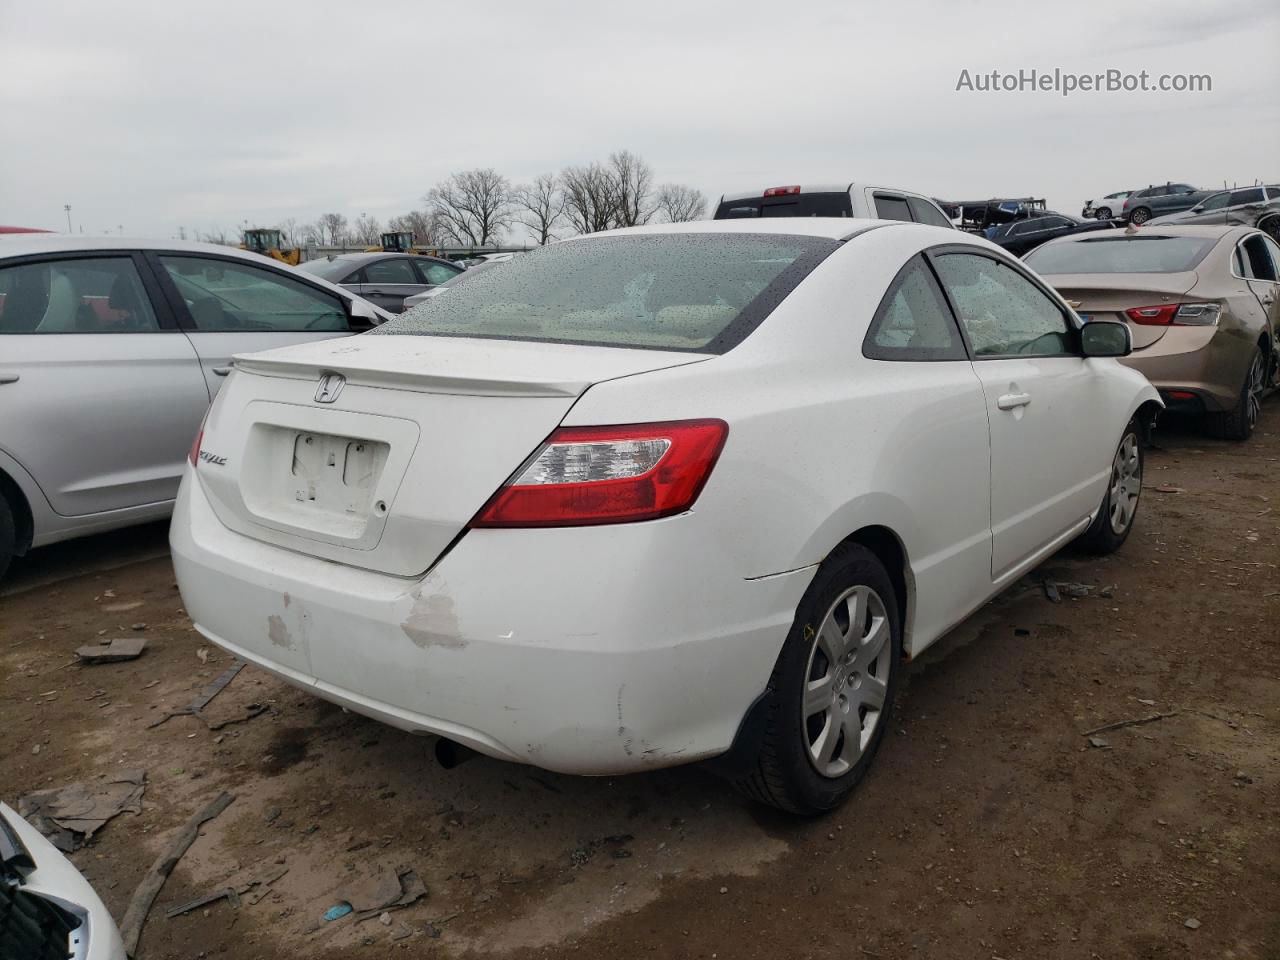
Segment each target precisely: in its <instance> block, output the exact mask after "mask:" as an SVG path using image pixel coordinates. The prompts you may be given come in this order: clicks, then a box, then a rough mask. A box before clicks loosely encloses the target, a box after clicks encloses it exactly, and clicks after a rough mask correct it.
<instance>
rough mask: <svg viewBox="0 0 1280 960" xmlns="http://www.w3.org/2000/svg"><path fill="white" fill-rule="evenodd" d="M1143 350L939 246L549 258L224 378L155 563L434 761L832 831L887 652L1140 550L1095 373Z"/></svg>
mask: <svg viewBox="0 0 1280 960" xmlns="http://www.w3.org/2000/svg"><path fill="white" fill-rule="evenodd" d="M1129 338H1130V334H1129V330H1128V328H1127V327H1126V326H1125V325H1123V324H1120V323H1105V322H1095V323H1090V324H1086V325H1083V326H1082V325H1081V324H1080V322H1079V320H1078V318H1077V317H1076V315H1075V314H1074V313H1073V312H1072V311H1071V309H1070V308H1069V307H1068V306H1067V304H1066V303H1065V302H1064V301H1063V300H1062V299H1061V297H1059V296H1058V295H1057V294H1055V293H1054V292H1053V291H1052V289H1051V288H1050V287H1048V286H1047V285H1046V284H1045V283H1044V282H1043V281H1041V280H1040V279H1039V278H1038V277H1036V276H1035V275H1034V274H1033V273H1032V272H1030V271H1029V270H1027V269H1026V268H1025V267H1023V266H1022V265H1021V264H1020V263H1019V262H1018V261H1016V260H1015V259H1013V258H1011V257H1010V256H1008V255H1007V254H1006V253H1004V252H1003V251H1001V250H1000V249H999V248H998V247H996V246H994V245H992V244H990V243H988V242H987V241H985V240H983V239H981V238H978V237H972V236H967V235H964V234H961V233H958V232H957V231H955V230H952V229H950V228H938V227H930V226H923V225H919V224H906V223H890V222H885V221H868V220H850V219H834V218H808V219H776V220H768V221H765V220H737V221H729V222H724V221H704V222H699V223H688V224H666V225H661V226H649V227H640V228H631V229H627V230H620V231H613V232H608V233H604V234H598V235H593V236H587V237H582V238H577V239H574V240H566V241H562V242H559V243H556V244H552V245H549V246H547V247H544V248H542V249H540V250H537V251H535V252H532V253H529V254H527V255H525V256H522V257H520V258H517V259H516V260H514V261H512V262H511V263H509V264H507V265H505V266H504V267H503V268H502V269H500V270H499V269H495V270H492V271H488V272H487V273H486V274H485V275H483V276H478V277H476V278H475V279H474V280H472V281H470V282H467V283H465V284H461V285H460V286H459V287H458V288H457V289H455V290H454V291H452V292H451V293H449V294H448V295H447V296H442V297H436V298H434V299H432V300H431V301H429V302H428V303H425V304H423V305H421V306H419V307H417V308H415V309H413V310H411V311H408V312H407V313H405V314H403V315H402V316H401V317H400V318H398V319H397V320H395V321H393V322H391V323H389V324H387V325H385V326H383V327H380V328H379V329H378V330H376V331H373V332H371V333H369V334H366V335H364V336H361V337H358V338H356V339H354V340H351V341H348V342H345V343H342V344H307V345H302V346H298V347H293V348H288V349H283V350H276V351H267V352H264V353H259V354H256V355H253V356H247V357H242V358H240V359H239V360H238V362H237V366H236V370H235V372H234V373H233V374H232V376H231V377H230V379H229V380H228V382H227V383H226V385H225V387H224V389H223V390H222V391H221V392H220V394H219V396H218V398H217V401H216V402H215V403H214V405H213V407H212V408H211V410H210V412H209V415H208V418H207V420H206V423H205V425H204V427H203V431H202V434H201V436H200V437H199V438H198V440H197V443H196V445H195V446H194V447H193V450H192V456H191V459H190V465H189V467H188V469H187V471H186V474H185V476H184V478H183V483H182V489H181V492H180V495H179V499H178V505H177V508H176V511H175V514H174V519H173V523H172V526H171V532H170V546H171V551H172V556H173V561H174V567H175V570H176V573H177V577H178V583H179V586H180V589H181V592H182V596H183V600H184V604H185V608H186V610H187V611H188V613H189V615H190V616H191V618H192V621H193V623H194V625H195V628H196V629H197V630H198V631H199V632H200V633H201V634H202V635H203V636H205V637H206V638H208V639H209V640H211V641H212V642H213V643H215V644H217V645H219V646H221V647H223V648H225V649H226V650H228V651H229V652H231V653H232V654H234V655H236V656H239V657H242V658H243V659H245V660H247V661H249V662H252V663H255V664H257V665H259V666H261V667H263V668H265V669H267V670H269V671H271V672H273V673H275V674H276V675H277V676H280V677H282V678H283V679H285V680H286V681H289V682H291V683H293V684H296V685H298V686H300V687H302V688H304V689H306V690H308V691H310V692H312V693H314V694H317V695H319V696H321V697H324V698H326V699H328V700H331V701H333V702H335V703H338V704H341V705H342V706H344V707H347V708H349V709H351V710H354V711H356V712H359V713H363V714H366V715H368V716H371V717H374V718H376V719H379V720H381V721H383V722H386V723H389V724H392V725H395V726H397V727H400V728H402V729H406V730H410V731H413V732H417V733H423V734H428V733H429V734H436V735H438V736H439V737H441V738H443V739H442V740H441V741H440V744H441V745H442V747H445V748H447V747H448V746H449V745H450V744H454V745H461V746H462V747H465V748H469V749H472V750H476V751H479V752H481V753H484V754H488V755H490V756H493V757H498V758H501V759H505V760H510V761H516V762H521V763H528V764H533V765H536V766H540V767H544V768H547V769H551V770H556V771H561V772H566V773H574V774H614V773H623V772H629V771H638V770H646V769H653V768H657V767H663V766H670V765H674V764H680V763H687V762H692V761H697V760H710V759H712V758H717V759H716V760H715V761H714V762H715V764H716V765H717V766H718V767H719V768H720V770H721V771H722V772H723V773H724V774H725V775H726V776H729V777H730V778H731V779H732V780H733V781H734V782H735V783H737V784H738V785H739V786H740V788H741V789H743V791H744V792H746V793H747V794H749V795H751V796H753V797H755V798H757V799H759V800H761V801H763V802H766V803H770V804H773V805H775V806H777V807H780V808H783V809H786V810H789V811H793V812H796V813H801V814H813V813H818V812H821V811H823V810H828V809H831V808H833V807H835V806H836V805H838V804H839V803H840V802H842V801H843V799H844V798H845V797H846V796H847V795H848V794H849V792H850V791H851V790H852V789H853V788H854V786H855V785H856V783H857V782H858V780H859V779H860V778H861V777H862V775H863V773H864V772H865V771H866V769H867V767H868V765H869V764H870V762H871V760H872V757H873V756H874V754H875V752H876V750H877V748H878V746H879V743H880V741H881V739H882V737H883V735H884V731H885V728H886V726H887V725H888V718H889V715H890V711H891V709H892V705H893V701H894V696H895V694H896V691H897V684H898V679H899V677H900V675H901V672H902V669H901V664H900V661H901V660H902V658H903V657H904V656H914V655H917V654H919V653H920V652H921V651H922V650H923V649H925V648H926V647H927V646H928V645H929V644H930V643H932V642H933V641H934V640H936V639H937V638H938V637H939V636H941V635H942V634H943V633H944V632H945V631H946V630H947V629H948V628H949V627H951V626H952V625H954V624H955V623H957V622H958V621H960V620H962V619H963V618H964V617H966V616H967V615H968V614H969V613H971V612H972V611H974V610H975V609H977V608H978V607H979V606H980V605H982V603H983V602H984V601H985V600H986V599H987V598H989V597H990V596H992V595H994V594H995V593H997V592H998V591H1000V590H1002V589H1003V588H1005V587H1006V586H1008V585H1009V584H1010V583H1012V582H1013V581H1014V580H1016V579H1017V578H1018V577H1019V576H1021V575H1022V574H1023V573H1025V572H1026V571H1027V570H1029V569H1031V568H1032V567H1034V566H1035V565H1036V564H1037V563H1039V562H1040V561H1041V560H1042V559H1044V558H1045V557H1047V556H1048V555H1049V554H1051V553H1052V552H1053V551H1055V550H1057V549H1058V548H1059V547H1061V546H1062V545H1064V544H1066V543H1068V542H1070V541H1072V540H1075V539H1077V538H1081V537H1083V538H1084V542H1085V543H1086V544H1087V545H1088V546H1089V547H1090V548H1091V549H1093V550H1096V551H1098V552H1109V551H1112V550H1115V549H1117V548H1118V547H1119V546H1120V545H1121V544H1122V543H1123V542H1124V540H1125V538H1126V537H1127V536H1128V534H1129V533H1130V531H1131V530H1132V529H1133V525H1134V518H1135V513H1136V510H1137V507H1138V503H1139V497H1140V493H1141V479H1142V463H1143V460H1142V446H1141V444H1142V438H1143V434H1144V430H1145V427H1146V425H1147V424H1149V422H1150V421H1151V419H1152V418H1153V416H1154V415H1155V413H1156V412H1157V411H1158V410H1159V409H1160V406H1161V402H1160V400H1159V397H1158V395H1157V393H1156V391H1155V390H1154V389H1153V388H1152V387H1151V385H1150V384H1149V383H1147V382H1146V380H1145V379H1144V378H1143V377H1142V376H1141V375H1140V374H1138V373H1136V372H1135V371H1132V370H1129V369H1126V368H1125V367H1123V366H1121V365H1120V364H1118V363H1117V362H1116V360H1115V359H1114V358H1115V357H1119V356H1122V355H1124V354H1125V353H1126V352H1127V351H1128V349H1129ZM942 464H945V469H940V468H939V465H942Z"/></svg>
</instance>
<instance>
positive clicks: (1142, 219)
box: [1129, 207, 1151, 226]
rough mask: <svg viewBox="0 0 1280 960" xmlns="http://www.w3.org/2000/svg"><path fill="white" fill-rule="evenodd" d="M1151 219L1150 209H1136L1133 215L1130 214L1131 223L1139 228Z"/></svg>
mask: <svg viewBox="0 0 1280 960" xmlns="http://www.w3.org/2000/svg"><path fill="white" fill-rule="evenodd" d="M1150 219H1151V209H1150V208H1149V207H1136V208H1135V209H1134V211H1133V212H1132V213H1131V214H1129V222H1130V223H1136V224H1138V225H1139V226H1141V225H1142V224H1144V223H1146V222H1147V221H1148V220H1150Z"/></svg>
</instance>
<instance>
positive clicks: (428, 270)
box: [414, 260, 462, 283]
mask: <svg viewBox="0 0 1280 960" xmlns="http://www.w3.org/2000/svg"><path fill="white" fill-rule="evenodd" d="M414 266H416V267H417V268H418V272H419V273H420V274H422V278H423V282H424V283H448V282H449V281H450V280H452V279H453V278H454V277H456V276H457V275H458V274H459V273H461V272H462V271H461V270H459V269H458V268H457V267H448V266H445V265H444V264H443V263H436V262H435V261H434V260H419V261H417V262H416V263H415V264H414Z"/></svg>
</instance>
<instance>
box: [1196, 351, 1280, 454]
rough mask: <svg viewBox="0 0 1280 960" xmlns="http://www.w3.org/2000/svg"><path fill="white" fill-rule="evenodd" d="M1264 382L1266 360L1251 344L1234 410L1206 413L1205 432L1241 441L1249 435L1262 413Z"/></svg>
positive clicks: (1251, 434) (1265, 378)
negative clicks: (1207, 414)
mask: <svg viewBox="0 0 1280 960" xmlns="http://www.w3.org/2000/svg"><path fill="white" fill-rule="evenodd" d="M1266 383H1267V363H1266V359H1265V358H1264V357H1263V356H1262V348H1261V347H1254V348H1253V357H1252V358H1251V359H1250V360H1249V368H1248V369H1247V370H1246V371H1245V375H1244V383H1242V384H1241V385H1240V393H1239V396H1238V397H1237V399H1236V407H1235V409H1234V410H1229V411H1227V412H1226V413H1213V414H1210V415H1209V416H1208V418H1207V419H1206V421H1205V426H1206V427H1207V428H1208V431H1209V434H1210V435H1211V436H1214V437H1220V438H1221V439H1223V440H1235V441H1237V442H1243V441H1245V440H1248V439H1249V438H1250V437H1251V436H1253V428H1254V427H1256V426H1257V425H1258V417H1259V416H1260V415H1261V412H1262V392H1263V390H1264V389H1265V388H1266Z"/></svg>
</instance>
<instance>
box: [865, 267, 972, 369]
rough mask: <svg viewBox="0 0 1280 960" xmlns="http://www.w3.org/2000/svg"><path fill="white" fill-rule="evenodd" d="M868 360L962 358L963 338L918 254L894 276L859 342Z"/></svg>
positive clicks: (940, 292)
mask: <svg viewBox="0 0 1280 960" xmlns="http://www.w3.org/2000/svg"><path fill="white" fill-rule="evenodd" d="M862 355H863V356H864V357H869V358H871V359H872V360H964V359H966V354H965V352H964V341H963V340H961V338H960V331H959V330H958V329H956V324H955V320H953V319H952V317H951V311H950V309H949V308H948V307H947V304H946V301H945V300H943V298H942V291H941V290H940V289H939V288H938V283H937V281H936V280H934V278H933V273H932V271H931V270H930V269H929V267H928V266H927V265H926V264H925V262H924V258H923V257H920V256H919V255H917V256H914V257H912V258H911V259H910V260H909V261H907V265H906V266H905V267H904V268H903V269H902V270H901V271H900V272H899V274H898V276H897V277H895V278H894V281H893V283H892V284H891V285H890V287H889V292H888V293H886V294H885V297H884V300H882V301H881V302H880V307H879V308H878V309H877V310H876V315H875V317H874V318H873V319H872V321H871V329H870V330H868V331H867V337H866V340H865V341H863V344H862Z"/></svg>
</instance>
